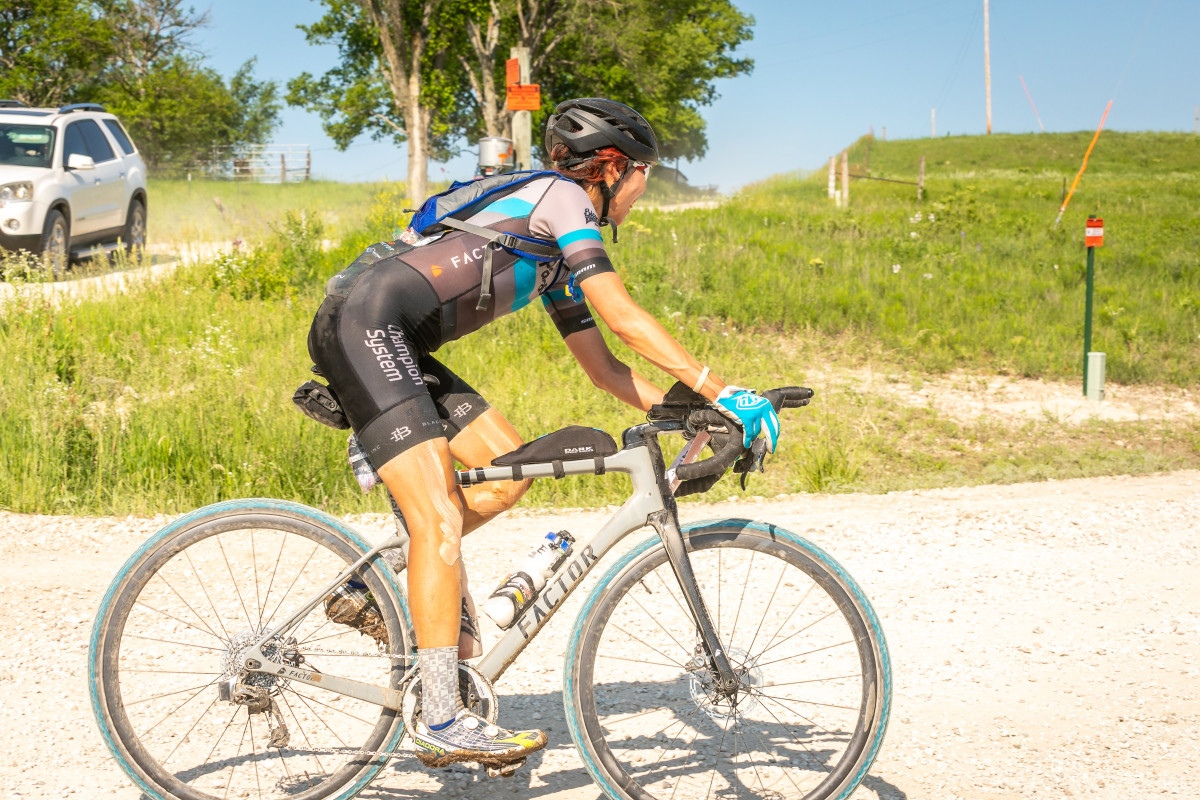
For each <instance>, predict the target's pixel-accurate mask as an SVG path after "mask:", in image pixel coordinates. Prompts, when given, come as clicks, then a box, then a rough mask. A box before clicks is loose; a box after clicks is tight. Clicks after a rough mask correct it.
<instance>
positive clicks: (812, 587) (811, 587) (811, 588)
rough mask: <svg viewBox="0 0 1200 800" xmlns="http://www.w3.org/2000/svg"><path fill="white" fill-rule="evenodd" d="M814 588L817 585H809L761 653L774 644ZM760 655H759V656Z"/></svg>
mask: <svg viewBox="0 0 1200 800" xmlns="http://www.w3.org/2000/svg"><path fill="white" fill-rule="evenodd" d="M816 588H817V584H815V583H813V584H811V585H810V586H809V587H808V591H807V592H805V593H804V596H803V597H801V598H800V602H798V603H796V606H795V608H793V609H792V610H791V611H789V612H788V615H787V616H786V617H784V619H783V622H781V623H779V627H778V628H777V629H776V630H775V632H774V633H773V634H771V638H770V639H769V640H767V646H766V647H765V648H763V651H762V653H765V652H767V651H768V650H770V649H771V647H772V645H773V644H774V642H775V639H776V637H778V636H779V634H780V633H781V632H782V631H783V629H784V627H786V626H787V624H788V623H789V622H791V621H792V617H793V616H794V615H795V613H796V612H797V611H799V610H800V606H802V605H804V603H805V601H807V600H808V596H809V595H810V594H812V593H813V590H814V589H816ZM762 653H759V655H760V656H761V655H762Z"/></svg>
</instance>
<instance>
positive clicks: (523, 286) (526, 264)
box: [506, 198, 537, 311]
mask: <svg viewBox="0 0 1200 800" xmlns="http://www.w3.org/2000/svg"><path fill="white" fill-rule="evenodd" d="M506 199H507V198H506ZM513 278H514V279H515V281H516V287H515V291H516V293H515V294H514V295H513V303H512V310H513V311H520V310H521V309H522V308H524V307H525V306H527V305H529V301H530V300H531V299H532V298H533V288H534V286H536V285H537V263H536V262H534V261H533V259H529V258H520V259H517V261H516V263H515V264H513Z"/></svg>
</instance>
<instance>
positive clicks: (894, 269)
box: [892, 264, 900, 275]
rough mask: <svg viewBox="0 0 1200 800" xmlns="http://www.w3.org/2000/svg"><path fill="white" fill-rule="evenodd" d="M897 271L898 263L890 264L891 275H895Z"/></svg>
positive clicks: (898, 268)
mask: <svg viewBox="0 0 1200 800" xmlns="http://www.w3.org/2000/svg"><path fill="white" fill-rule="evenodd" d="M899 271H900V265H899V264H892V274H893V275H895V274H896V273H898V272H899Z"/></svg>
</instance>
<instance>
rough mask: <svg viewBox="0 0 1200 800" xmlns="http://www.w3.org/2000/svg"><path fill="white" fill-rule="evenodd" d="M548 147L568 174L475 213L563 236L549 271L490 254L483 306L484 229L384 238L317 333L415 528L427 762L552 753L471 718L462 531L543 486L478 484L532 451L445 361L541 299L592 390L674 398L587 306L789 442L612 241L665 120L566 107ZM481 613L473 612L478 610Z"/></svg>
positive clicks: (531, 737)
mask: <svg viewBox="0 0 1200 800" xmlns="http://www.w3.org/2000/svg"><path fill="white" fill-rule="evenodd" d="M545 146H546V153H547V155H548V156H549V158H550V160H551V161H552V162H553V164H554V168H555V170H557V171H558V172H559V173H560V174H561V175H563V176H565V177H566V178H568V179H569V180H561V179H558V178H556V177H546V178H539V179H536V180H532V181H530V182H528V183H526V184H525V185H523V186H521V187H520V188H519V189H517V190H516V191H514V192H513V193H511V194H509V195H507V196H505V197H503V198H502V199H499V200H497V201H495V202H493V203H491V204H489V205H488V206H487V207H486V208H485V209H484V210H482V211H480V212H479V213H477V214H475V215H474V216H473V217H471V218H470V220H469V222H470V223H473V224H474V225H477V226H484V227H488V228H492V229H494V230H497V231H505V232H511V233H516V234H519V235H522V236H532V237H537V238H540V239H548V240H555V241H556V242H557V244H558V246H559V247H561V249H562V258H561V259H560V260H558V261H555V262H553V263H549V264H537V263H535V262H533V261H532V260H529V259H525V258H519V257H518V256H516V255H513V254H511V253H508V252H507V251H505V250H501V249H495V250H494V251H493V254H492V270H493V277H492V281H493V294H494V297H493V300H492V302H491V303H490V305H488V307H487V308H486V309H482V310H481V309H480V308H479V305H480V304H479V303H478V302H477V301H478V300H479V297H480V286H481V277H482V249H483V247H484V246H486V244H487V242H486V240H485V239H484V238H483V237H481V236H477V235H474V234H472V233H469V232H460V231H451V232H449V233H446V234H444V235H442V236H440V237H436V238H430V239H423V238H420V237H416V236H411V235H409V236H406V237H403V238H404V239H406V240H407V241H397V242H391V243H379V244H376V245H373V246H371V247H369V248H367V250H366V252H364V253H363V254H362V255H361V256H359V258H358V259H356V260H355V262H354V263H353V264H351V265H350V266H349V267H347V268H346V269H345V270H343V271H342V272H340V273H338V275H336V276H334V278H332V279H331V280H330V281H329V284H328V285H327V290H326V298H325V300H324V302H323V303H322V304H321V307H320V309H319V310H318V311H317V314H316V317H315V319H314V320H313V324H312V328H311V330H310V333H309V339H308V346H309V352H310V354H311V356H312V358H313V361H314V363H315V364H316V365H317V368H318V369H319V370H320V371H321V373H322V374H323V375H324V376H325V377H326V378H327V380H328V381H329V384H330V386H331V387H332V389H333V390H334V392H335V393H336V394H337V396H338V398H339V400H340V402H341V405H342V406H343V409H344V411H345V413H346V416H347V417H348V419H349V421H350V423H351V426H352V427H353V429H354V431H355V435H356V436H357V437H358V440H359V442H360V444H361V445H362V447H363V449H364V450H365V452H366V454H367V457H368V459H369V460H370V462H371V463H372V464H373V465H374V466H375V467H376V470H377V472H378V473H379V476H380V478H381V479H382V481H383V483H384V484H385V485H386V486H387V488H388V490H389V491H390V492H391V495H392V497H393V499H394V500H395V502H396V504H397V505H398V506H399V509H400V511H401V512H402V514H403V516H404V519H405V521H406V523H407V526H408V530H409V535H410V537H411V544H410V547H409V554H408V597H409V603H410V610H411V612H412V619H413V626H414V628H415V632H416V637H417V646H418V659H419V664H420V669H421V686H422V701H421V702H422V720H421V722H420V723H419V724H418V726H417V730H415V731H413V732H412V733H413V740H414V742H415V744H416V745H417V748H418V755H419V757H420V758H421V760H422V761H423V762H424V763H426V764H427V765H429V766H435V767H439V766H444V765H447V764H450V763H453V762H455V761H479V762H482V763H487V764H493V765H500V764H505V763H511V762H514V761H517V760H520V759H522V758H524V757H525V756H526V755H528V754H529V753H531V752H534V751H536V750H539V749H541V748H542V747H544V746H545V744H546V735H545V734H544V733H543V732H542V731H540V730H518V731H508V730H504V729H502V728H498V727H496V726H492V725H488V724H487V722H486V721H485V720H483V719H481V718H480V717H478V716H476V715H474V714H472V713H471V712H469V711H467V710H465V709H463V707H462V703H461V700H460V698H459V692H458V659H459V658H460V657H471V656H472V655H476V654H477V650H475V649H474V647H473V644H474V642H472V641H471V639H472V636H471V635H470V634H464V630H465V629H466V627H468V625H469V624H470V623H472V622H473V620H470V619H467V620H466V621H465V622H466V623H467V624H464V620H463V617H469V616H473V608H472V606H471V605H470V604H469V602H468V600H467V595H466V593H465V589H466V572H465V569H464V568H463V565H462V560H461V556H460V552H459V540H460V538H461V536H462V535H463V534H465V533H468V532H470V531H472V530H474V529H475V528H478V527H479V526H480V525H482V524H483V523H485V522H487V521H488V520H489V519H491V518H493V517H495V516H496V515H497V514H499V513H501V512H503V511H505V510H507V509H508V508H510V507H512V506H513V505H514V504H515V503H516V502H517V501H518V500H519V499H520V498H521V496H522V495H523V494H524V493H525V491H526V490H527V489H528V488H529V483H530V481H528V480H526V481H518V482H512V481H504V482H496V483H493V484H484V485H482V486H473V487H470V488H466V489H462V488H458V487H457V486H456V485H455V480H454V461H455V460H457V461H459V462H461V463H462V464H464V465H465V466H466V467H468V468H470V467H481V466H486V465H488V464H490V463H491V461H492V459H493V458H495V457H497V456H500V455H502V454H504V453H508V452H510V451H512V450H514V449H516V448H517V447H519V446H520V445H521V444H522V440H521V437H520V436H519V435H518V433H517V432H516V430H514V429H513V427H512V425H511V424H510V423H509V422H508V420H507V419H505V417H504V416H503V415H502V414H501V413H500V412H499V411H498V410H496V409H495V408H492V407H491V406H490V405H489V404H488V403H487V401H486V400H484V398H483V397H482V396H481V395H480V394H479V393H478V392H476V391H475V390H474V389H473V388H471V387H470V386H469V385H467V383H466V382H465V381H463V380H462V379H461V378H459V377H458V376H457V375H455V374H454V373H453V372H451V371H450V370H449V369H448V368H447V367H445V366H444V365H443V364H441V363H439V362H438V361H437V360H436V359H434V358H433V357H432V356H431V355H430V354H431V353H433V352H434V351H435V350H437V349H438V347H440V346H441V345H442V344H444V343H446V342H448V341H452V340H455V339H458V338H460V337H462V336H464V335H466V334H468V333H471V332H473V331H475V330H477V329H479V328H481V327H483V326H485V325H486V324H487V323H489V322H491V321H492V320H494V319H496V318H497V317H499V316H502V315H504V314H506V313H509V312H512V311H516V310H518V309H520V308H521V307H523V306H525V305H526V304H528V303H529V302H531V301H532V300H534V299H536V298H539V297H540V299H541V301H542V303H543V305H544V306H545V308H546V310H547V311H548V312H549V314H550V317H551V319H552V320H553V321H554V324H555V325H556V326H557V328H558V331H559V333H560V334H561V335H562V337H563V340H564V342H565V344H566V346H567V349H568V350H569V351H570V352H571V354H572V355H573V356H574V357H575V359H576V360H577V361H578V362H579V364H580V366H581V367H582V368H583V370H584V372H586V373H587V375H588V377H589V378H590V379H591V381H592V383H593V384H595V385H596V386H597V387H599V388H600V389H603V390H605V391H607V392H608V393H610V394H612V395H613V396H614V397H616V398H617V399H619V400H622V401H624V402H626V403H628V404H629V405H631V406H633V407H635V408H638V409H641V410H644V411H645V410H649V408H650V406H651V405H652V404H654V403H658V402H660V401H661V400H662V398H663V391H662V390H660V389H658V388H656V387H655V386H654V385H653V384H651V383H650V382H649V381H647V380H646V379H645V378H643V377H642V376H641V375H639V374H638V373H636V372H634V371H633V370H632V369H631V368H630V367H628V366H626V365H625V364H624V363H622V362H621V361H619V360H618V359H617V358H616V357H615V356H614V355H613V354H612V352H611V351H610V350H609V348H608V346H607V345H606V343H605V341H604V338H603V336H602V335H601V333H600V331H599V330H598V329H597V327H596V322H595V320H594V318H593V315H592V312H591V311H590V310H589V304H590V306H591V307H592V308H594V309H595V312H596V313H597V314H598V315H599V317H600V318H601V319H602V320H604V322H605V324H606V325H608V327H609V329H610V330H611V331H612V332H613V333H614V334H615V335H616V336H617V337H618V338H620V339H621V341H623V342H624V343H625V344H627V345H628V346H629V347H630V348H631V349H632V350H633V351H634V352H636V353H638V354H639V355H641V356H642V357H643V358H645V359H647V360H648V361H649V362H650V363H652V364H654V365H655V366H656V367H658V368H659V369H661V370H662V371H664V372H666V373H667V374H668V375H670V376H671V377H673V378H675V379H677V380H680V381H683V382H684V383H686V384H687V385H688V386H692V387H693V388H694V389H695V390H696V391H697V392H699V393H700V394H702V395H703V396H704V397H706V398H708V399H709V400H711V401H713V402H714V403H715V404H716V406H717V407H718V408H719V409H721V410H722V411H723V413H725V414H726V416H728V417H729V418H730V419H731V420H733V421H735V422H736V423H737V424H738V425H740V426H741V427H742V429H743V431H744V432H745V434H744V440H745V443H746V444H747V445H748V444H749V443H750V442H751V441H752V440H753V439H754V438H755V437H757V436H758V435H759V434H760V433H762V434H763V435H765V436H766V438H767V440H768V445H769V447H770V448H771V449H772V450H774V446H775V438H776V436H777V435H778V431H779V421H778V419H777V418H776V416H775V412H774V410H773V409H772V408H771V404H770V403H769V402H767V401H766V400H765V399H763V398H761V397H759V396H757V395H755V394H753V393H751V392H747V391H746V390H744V389H740V388H738V387H735V386H727V385H726V384H725V383H724V382H723V381H721V380H720V379H719V378H718V377H717V376H716V375H715V374H713V373H712V372H711V371H710V370H709V369H708V367H706V366H704V365H702V364H701V363H700V362H699V361H697V360H696V359H695V358H694V357H692V356H691V355H690V354H689V353H688V352H687V351H686V350H685V349H684V348H683V347H682V346H681V345H680V344H679V343H678V342H677V341H675V339H674V338H673V337H672V336H671V335H670V334H669V333H668V332H667V331H666V329H664V328H663V326H662V325H660V324H659V323H658V322H657V321H656V320H655V319H654V317H652V316H651V315H650V314H649V313H647V312H646V311H644V310H643V309H642V308H641V307H639V306H638V305H637V303H636V302H634V300H633V299H632V298H631V297H630V296H629V293H628V292H627V291H626V289H625V285H624V283H623V282H622V281H621V278H620V276H619V275H618V274H617V272H616V271H615V270H614V269H613V266H612V264H611V262H610V261H609V259H608V254H607V252H606V250H605V246H604V243H603V239H602V238H601V235H600V229H601V226H602V225H611V226H613V228H614V239H615V238H616V234H615V229H616V226H617V225H619V224H620V223H621V222H622V221H624V219H625V218H626V216H627V215H628V214H629V211H630V209H631V208H632V207H633V205H634V203H635V202H637V200H638V198H639V197H640V196H641V195H642V193H643V192H644V191H645V189H646V180H647V177H648V176H649V173H650V170H651V169H652V168H653V167H654V165H655V164H657V163H658V160H659V156H658V145H657V142H656V139H655V136H654V131H653V130H652V129H651V127H650V125H649V123H647V122H646V120H645V119H644V118H643V117H642V116H641V115H640V114H638V113H637V112H636V111H634V110H633V109H631V108H629V107H628V106H626V105H624V104H622V103H618V102H615V101H612V100H604V99H598V98H583V99H576V100H569V101H567V102H564V103H561V104H560V105H559V106H558V107H557V108H556V109H555V113H554V114H553V115H552V116H551V117H550V119H549V120H548V122H547V125H546V137H545ZM469 612H470V613H469Z"/></svg>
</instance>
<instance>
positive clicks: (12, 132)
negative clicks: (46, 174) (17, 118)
mask: <svg viewBox="0 0 1200 800" xmlns="http://www.w3.org/2000/svg"><path fill="white" fill-rule="evenodd" d="M53 153H54V128H51V127H48V126H44V125H2V124H0V164H8V165H11V166H14V167H49V166H50V156H51V155H52V154H53Z"/></svg>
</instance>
